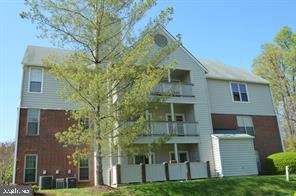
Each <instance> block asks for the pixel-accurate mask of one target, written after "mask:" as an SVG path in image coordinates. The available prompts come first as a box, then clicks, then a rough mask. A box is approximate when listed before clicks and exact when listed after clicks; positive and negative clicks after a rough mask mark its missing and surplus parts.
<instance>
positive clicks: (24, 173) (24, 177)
mask: <svg viewBox="0 0 296 196" xmlns="http://www.w3.org/2000/svg"><path fill="white" fill-rule="evenodd" d="M27 156H35V157H36V168H35V169H36V172H35V181H34V182H25V179H26V162H27ZM37 176H38V154H25V157H24V171H23V183H24V184H33V183H37Z"/></svg>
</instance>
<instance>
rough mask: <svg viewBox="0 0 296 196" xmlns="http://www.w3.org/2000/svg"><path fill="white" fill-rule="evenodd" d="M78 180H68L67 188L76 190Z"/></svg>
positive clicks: (70, 178) (71, 178)
mask: <svg viewBox="0 0 296 196" xmlns="http://www.w3.org/2000/svg"><path fill="white" fill-rule="evenodd" d="M76 183H77V180H76V178H75V177H68V178H66V184H67V188H76Z"/></svg>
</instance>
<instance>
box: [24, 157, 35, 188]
mask: <svg viewBox="0 0 296 196" xmlns="http://www.w3.org/2000/svg"><path fill="white" fill-rule="evenodd" d="M37 162H38V156H37V155H36V154H26V155H25V165H24V183H36V182H37Z"/></svg>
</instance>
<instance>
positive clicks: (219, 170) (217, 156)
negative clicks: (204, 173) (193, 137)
mask: <svg viewBox="0 0 296 196" xmlns="http://www.w3.org/2000/svg"><path fill="white" fill-rule="evenodd" d="M212 144H213V154H214V161H215V172H216V174H217V176H220V174H221V173H222V165H221V157H220V146H219V139H218V138H216V137H212Z"/></svg>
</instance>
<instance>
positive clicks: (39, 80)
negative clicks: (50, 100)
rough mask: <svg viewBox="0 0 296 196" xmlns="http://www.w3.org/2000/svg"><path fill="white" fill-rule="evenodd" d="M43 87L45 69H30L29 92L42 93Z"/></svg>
mask: <svg viewBox="0 0 296 196" xmlns="http://www.w3.org/2000/svg"><path fill="white" fill-rule="evenodd" d="M42 87H43V68H37V67H30V68H29V85H28V92H30V93H42Z"/></svg>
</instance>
